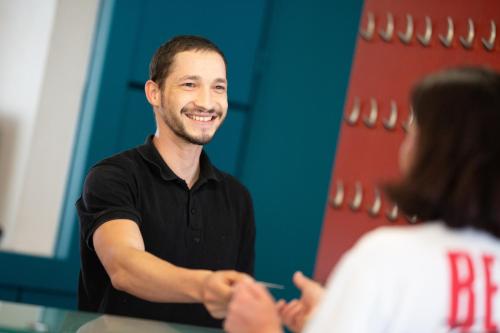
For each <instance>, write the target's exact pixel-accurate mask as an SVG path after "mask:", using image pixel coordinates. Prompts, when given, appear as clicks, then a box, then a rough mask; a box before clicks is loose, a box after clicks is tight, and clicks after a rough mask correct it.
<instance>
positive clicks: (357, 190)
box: [349, 182, 363, 211]
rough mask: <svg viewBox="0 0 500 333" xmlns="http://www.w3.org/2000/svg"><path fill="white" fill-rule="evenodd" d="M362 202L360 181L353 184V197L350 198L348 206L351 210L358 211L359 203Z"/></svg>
mask: <svg viewBox="0 0 500 333" xmlns="http://www.w3.org/2000/svg"><path fill="white" fill-rule="evenodd" d="M362 202H363V186H362V185H361V183H360V182H356V184H355V185H354V198H353V199H352V201H351V203H350V205H349V207H351V209H352V210H353V211H358V210H359V208H360V207H361V203H362Z"/></svg>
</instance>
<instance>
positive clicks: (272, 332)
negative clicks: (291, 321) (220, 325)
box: [224, 279, 282, 333]
mask: <svg viewBox="0 0 500 333" xmlns="http://www.w3.org/2000/svg"><path fill="white" fill-rule="evenodd" d="M224 329H225V330H226V331H227V332H229V333H280V332H282V329H281V320H280V318H279V316H278V312H277V310H276V305H275V303H274V299H273V297H272V296H271V294H269V292H268V291H267V289H266V288H265V287H264V286H262V285H261V284H258V283H256V282H255V281H253V280H250V279H244V280H243V281H241V282H239V283H238V284H237V285H236V287H235V289H234V294H233V298H232V299H231V303H230V304H229V312H228V315H227V318H226V321H225V322H224Z"/></svg>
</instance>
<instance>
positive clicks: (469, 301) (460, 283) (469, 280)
mask: <svg viewBox="0 0 500 333" xmlns="http://www.w3.org/2000/svg"><path fill="white" fill-rule="evenodd" d="M448 259H449V263H450V271H451V300H450V305H451V306H450V313H449V317H448V325H449V327H450V328H454V327H462V328H463V329H464V330H468V329H470V328H471V327H472V325H473V324H474V308H475V299H474V289H473V283H474V268H473V265H472V259H471V257H470V256H469V255H468V254H467V253H465V252H458V251H457V252H449V253H448ZM461 297H462V299H463V298H465V300H466V301H465V304H466V311H465V313H466V315H465V318H458V314H459V306H463V304H464V302H462V303H460V302H459V301H460V298H461ZM462 310H463V309H462ZM462 313H463V311H462Z"/></svg>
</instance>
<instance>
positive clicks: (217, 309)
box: [202, 271, 251, 319]
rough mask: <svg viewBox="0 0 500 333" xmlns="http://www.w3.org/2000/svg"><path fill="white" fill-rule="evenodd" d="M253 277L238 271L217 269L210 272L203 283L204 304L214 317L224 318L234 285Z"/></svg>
mask: <svg viewBox="0 0 500 333" xmlns="http://www.w3.org/2000/svg"><path fill="white" fill-rule="evenodd" d="M245 278H248V279H251V278H250V277H249V276H248V275H246V274H244V273H239V272H236V271H216V272H213V273H211V274H209V275H208V276H207V277H206V279H205V281H204V283H203V291H202V297H203V304H204V305H205V307H206V308H207V310H208V312H210V314H211V315H212V317H214V318H217V319H222V318H224V317H225V316H226V313H227V307H228V304H229V301H230V300H231V296H232V294H233V289H234V287H233V286H234V285H235V284H236V283H237V282H238V281H241V280H242V279H245Z"/></svg>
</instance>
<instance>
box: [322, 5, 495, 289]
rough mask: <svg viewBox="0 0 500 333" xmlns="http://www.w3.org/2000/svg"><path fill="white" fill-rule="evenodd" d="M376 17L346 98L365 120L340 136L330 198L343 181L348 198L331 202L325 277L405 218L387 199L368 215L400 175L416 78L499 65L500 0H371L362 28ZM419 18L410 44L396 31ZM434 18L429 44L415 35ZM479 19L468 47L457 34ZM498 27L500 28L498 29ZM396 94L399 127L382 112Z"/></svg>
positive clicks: (326, 229) (324, 239)
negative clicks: (358, 194) (383, 33)
mask: <svg viewBox="0 0 500 333" xmlns="http://www.w3.org/2000/svg"><path fill="white" fill-rule="evenodd" d="M369 12H371V13H373V14H374V17H375V27H376V29H375V35H374V36H373V39H371V40H365V39H363V38H361V36H360V37H359V38H358V42H357V48H356V53H355V59H354V62H353V68H352V72H351V82H350V86H349V90H348V94H347V98H346V103H345V110H344V111H345V114H346V115H348V114H349V113H350V111H351V109H352V106H353V104H354V100H355V98H356V97H357V98H359V99H360V101H361V105H362V108H361V110H362V112H361V117H360V118H361V119H359V121H358V122H357V123H356V124H355V125H353V126H350V125H348V124H347V123H346V122H344V123H343V125H342V128H341V131H340V137H339V141H338V148H337V155H336V159H335V166H334V170H333V172H332V183H331V185H330V191H329V193H330V197H333V196H334V195H335V192H336V186H335V185H336V184H337V181H339V180H340V181H342V182H343V183H344V187H345V191H346V193H345V200H344V203H343V205H342V206H341V207H340V208H333V207H332V206H331V205H330V204H329V205H328V206H327V207H326V211H325V218H324V222H323V231H322V235H321V241H320V246H319V252H318V257H317V262H316V272H315V277H316V279H318V280H320V281H325V280H326V277H327V276H328V274H329V272H330V270H331V268H332V267H333V265H334V264H335V263H336V262H337V261H338V259H339V257H340V256H341V255H342V254H343V253H344V252H345V251H346V250H347V249H348V248H349V247H351V246H352V245H353V244H354V242H355V241H356V240H357V239H358V238H359V237H360V236H361V235H362V234H363V233H365V232H367V231H368V230H371V229H373V228H375V227H377V226H380V225H387V224H407V223H408V222H407V220H406V218H402V217H401V216H400V217H399V218H398V220H397V221H396V222H389V220H388V219H387V218H386V215H385V214H386V211H387V210H388V209H389V208H390V207H392V204H391V203H390V202H387V201H386V200H385V198H383V200H382V208H381V212H380V214H379V215H378V216H377V217H371V216H369V215H368V214H367V209H368V207H370V206H371V204H372V202H373V197H374V194H373V193H374V188H375V187H376V186H377V184H380V183H381V182H383V181H384V180H388V179H391V178H394V177H397V176H398V172H399V171H398V165H397V151H398V148H399V144H400V143H401V141H402V139H403V137H404V130H403V128H402V126H401V122H402V121H404V120H406V119H407V118H408V114H409V105H408V104H409V102H408V94H409V91H410V88H411V87H412V86H413V84H414V83H415V82H416V81H418V80H419V79H420V78H421V77H422V76H424V75H426V74H428V73H430V72H433V71H436V70H439V69H443V68H446V67H452V66H456V65H464V64H471V65H477V64H480V65H485V66H489V67H492V68H495V69H497V70H500V53H499V49H500V40H498V39H497V40H496V44H495V47H494V49H493V50H492V51H489V50H487V49H486V48H485V47H484V46H483V44H482V42H481V38H485V39H488V38H489V36H490V29H491V23H490V22H491V20H493V21H494V22H496V24H497V25H499V27H498V29H500V1H498V0H476V1H467V0H445V1H435V0H367V1H366V2H365V8H364V13H363V17H362V20H361V27H362V28H363V30H365V29H366V27H367V24H368V22H367V21H368V18H367V16H368V13H369ZM388 13H391V14H392V15H393V17H394V26H395V30H394V36H393V37H392V40H390V41H389V42H387V41H384V40H383V39H382V38H381V37H380V35H379V31H380V30H383V29H385V28H386V24H387V14H388ZM408 14H409V15H411V16H412V18H413V20H414V31H415V33H414V34H413V37H412V39H411V41H410V43H409V44H404V43H403V42H401V40H400V39H399V37H398V35H397V33H398V32H402V33H403V32H404V31H405V30H406V25H407V19H406V15H408ZM426 16H428V17H430V19H431V22H432V30H433V33H432V38H431V41H430V44H429V45H428V46H426V47H425V46H423V45H422V44H421V43H420V42H419V41H418V40H417V39H416V37H415V35H416V34H419V35H423V34H424V30H425V17H426ZM448 17H450V18H451V19H452V20H453V25H454V38H453V40H452V44H451V47H449V48H447V47H445V46H444V45H443V44H442V43H441V41H440V40H439V37H438V35H446V33H447V27H448V21H447V18H448ZM469 18H470V19H472V20H473V22H474V28H475V29H474V30H475V38H474V42H473V44H472V48H470V49H466V48H464V47H463V46H462V44H461V43H460V41H459V36H464V37H465V36H466V35H467V31H468V19H469ZM499 32H500V31H499ZM371 98H375V99H376V101H377V104H378V110H379V115H378V119H377V122H376V125H375V126H374V127H373V128H368V127H367V126H366V125H365V124H364V123H363V121H362V118H363V117H365V116H367V115H368V112H369V104H370V99H371ZM391 100H394V101H395V102H396V104H397V107H398V118H399V119H398V125H397V126H396V128H395V129H394V130H393V131H389V130H387V129H385V128H384V127H383V125H382V119H384V118H388V116H389V112H390V111H389V110H390V108H389V106H390V102H391ZM356 181H359V182H361V183H362V185H363V189H364V198H363V203H362V206H361V209H360V210H359V211H357V212H354V211H352V210H351V209H350V208H349V202H351V201H352V199H353V195H354V184H355V182H356Z"/></svg>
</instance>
